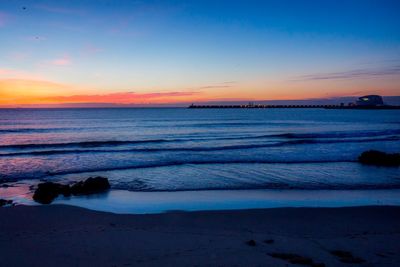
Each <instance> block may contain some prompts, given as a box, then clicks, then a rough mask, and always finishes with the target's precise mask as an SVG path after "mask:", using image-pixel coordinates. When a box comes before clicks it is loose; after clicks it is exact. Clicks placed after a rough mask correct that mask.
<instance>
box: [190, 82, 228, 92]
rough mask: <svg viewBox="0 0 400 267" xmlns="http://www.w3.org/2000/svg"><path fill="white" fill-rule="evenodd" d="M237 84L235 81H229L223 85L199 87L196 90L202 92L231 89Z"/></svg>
mask: <svg viewBox="0 0 400 267" xmlns="http://www.w3.org/2000/svg"><path fill="white" fill-rule="evenodd" d="M235 84H236V82H235V81H227V82H222V83H217V84H210V85H203V86H198V87H196V89H198V90H201V89H221V88H230V87H234V85H235Z"/></svg>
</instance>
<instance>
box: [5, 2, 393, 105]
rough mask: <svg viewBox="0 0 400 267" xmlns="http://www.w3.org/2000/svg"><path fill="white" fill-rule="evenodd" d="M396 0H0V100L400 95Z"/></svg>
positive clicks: (139, 101) (125, 101)
mask: <svg viewBox="0 0 400 267" xmlns="http://www.w3.org/2000/svg"><path fill="white" fill-rule="evenodd" d="M399 13H400V1H397V0H393V1H389V0H376V1H369V0H360V1H356V0H353V1H352V0H347V1H345V0H343V1H341V0H336V1H330V0H325V1H313V0H296V1H289V0H280V1H278V0H276V1H269V0H263V1H253V0H247V1H235V0H231V1H216V0H214V1H207V0H198V1H190V0H189V1H168V0H164V1H140V0H138V1H134V0H130V1H128V0H126V1H122V0H119V1H118V0H117V1H104V0H93V1H89V0H76V1H73V0H70V1H66V0H57V1H50V0H47V1H41V0H35V1H34V0H0V107H25V106H27V107H48V106H76V105H81V106H101V105H108V104H113V105H122V106H125V105H150V106H151V105H164V104H170V105H175V104H183V103H185V104H186V103H192V102H193V103H204V102H209V101H213V102H218V101H219V102H223V101H246V102H247V101H262V100H299V99H315V98H317V99H319V98H322V99H326V98H335V97H347V96H361V95H366V94H381V95H383V96H398V95H400V16H399V15H398V14H399Z"/></svg>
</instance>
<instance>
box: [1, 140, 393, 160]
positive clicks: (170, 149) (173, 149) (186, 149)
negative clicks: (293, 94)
mask: <svg viewBox="0 0 400 267" xmlns="http://www.w3.org/2000/svg"><path fill="white" fill-rule="evenodd" d="M399 140H400V137H398V136H391V137H385V138H374V139H372V138H370V139H358V140H351V139H350V140H343V139H334V140H316V139H300V140H290V141H283V142H275V143H268V144H242V145H227V146H217V147H158V148H133V149H85V150H84V149H73V150H44V151H28V152H12V153H3V154H0V157H12V156H29V155H31V156H34V155H56V154H81V153H133V152H137V153H140V152H209V151H223V150H242V149H257V148H268V147H271V148H272V147H282V146H290V145H304V144H335V143H369V142H384V141H399ZM110 142H116V143H117V144H118V145H123V144H131V143H132V142H131V141H128V142H124V141H108V142H107V143H110ZM137 142H141V143H149V142H150V143H155V142H157V140H144V141H136V143H137ZM158 142H160V143H162V142H163V140H162V139H160V140H158ZM84 143H85V145H84V146H82V145H81V147H91V146H93V147H98V146H99V145H98V144H97V143H98V142H84ZM100 143H104V142H100ZM79 144H80V143H79ZM53 145H54V144H53ZM59 145H60V147H62V146H61V144H59ZM18 146H21V145H18ZM26 146H28V145H26ZM38 147H40V148H42V147H41V146H40V145H35V148H38ZM44 147H48V146H47V144H46V145H44ZM55 147H57V146H55ZM18 148H21V147H18Z"/></svg>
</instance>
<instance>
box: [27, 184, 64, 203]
mask: <svg viewBox="0 0 400 267" xmlns="http://www.w3.org/2000/svg"><path fill="white" fill-rule="evenodd" d="M59 194H63V195H64V196H69V195H70V194H71V189H70V187H69V185H63V184H58V183H52V182H45V183H41V184H38V187H37V189H36V190H35V193H34V194H33V200H35V201H36V202H39V203H41V204H50V203H51V202H53V200H54V199H55V198H56V197H58V195H59Z"/></svg>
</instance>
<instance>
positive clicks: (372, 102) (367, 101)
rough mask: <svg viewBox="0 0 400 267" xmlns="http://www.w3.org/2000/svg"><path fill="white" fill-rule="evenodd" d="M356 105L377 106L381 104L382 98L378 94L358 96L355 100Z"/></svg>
mask: <svg viewBox="0 0 400 267" xmlns="http://www.w3.org/2000/svg"><path fill="white" fill-rule="evenodd" d="M356 105H357V106H369V107H377V106H383V105H384V103H383V98H382V97H381V96H380V95H366V96H362V97H359V98H358V100H357V101H356Z"/></svg>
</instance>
